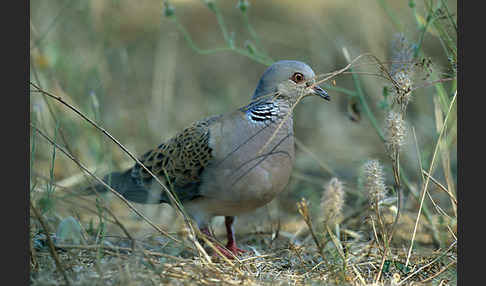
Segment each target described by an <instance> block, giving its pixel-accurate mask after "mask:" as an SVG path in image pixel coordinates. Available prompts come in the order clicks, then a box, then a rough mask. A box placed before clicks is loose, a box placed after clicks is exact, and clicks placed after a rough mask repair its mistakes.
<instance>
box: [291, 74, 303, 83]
mask: <svg viewBox="0 0 486 286" xmlns="http://www.w3.org/2000/svg"><path fill="white" fill-rule="evenodd" d="M290 79H291V80H292V81H294V82H295V83H300V82H302V81H303V80H304V75H303V74H301V73H300V72H296V73H294V74H293V75H292V77H291V78H290Z"/></svg>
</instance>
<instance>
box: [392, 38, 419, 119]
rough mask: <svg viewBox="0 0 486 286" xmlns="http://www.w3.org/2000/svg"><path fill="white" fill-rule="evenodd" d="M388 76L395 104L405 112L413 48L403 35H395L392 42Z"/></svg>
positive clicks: (410, 94)
mask: <svg viewBox="0 0 486 286" xmlns="http://www.w3.org/2000/svg"><path fill="white" fill-rule="evenodd" d="M391 60H392V63H391V65H390V74H391V77H392V79H393V90H394V97H393V100H394V102H395V103H397V104H399V105H400V108H401V110H402V112H405V109H406V108H407V105H408V103H409V102H410V99H411V96H412V83H413V82H412V73H413V67H414V63H413V46H412V45H411V44H410V43H409V42H408V41H407V39H406V38H405V36H404V35H403V34H397V35H396V36H395V38H394V41H393V42H392V55H391Z"/></svg>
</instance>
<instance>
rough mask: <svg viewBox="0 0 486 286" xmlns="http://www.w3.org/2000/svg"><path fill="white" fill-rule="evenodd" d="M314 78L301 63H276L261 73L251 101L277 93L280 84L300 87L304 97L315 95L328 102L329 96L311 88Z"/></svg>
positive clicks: (312, 72)
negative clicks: (302, 89)
mask: <svg viewBox="0 0 486 286" xmlns="http://www.w3.org/2000/svg"><path fill="white" fill-rule="evenodd" d="M315 76H316V75H315V74H314V71H313V70H312V69H311V68H310V67H309V66H308V65H307V64H305V63H303V62H299V61H288V60H284V61H278V62H276V63H274V64H272V65H271V66H270V67H269V68H267V70H266V71H265V72H264V73H263V75H262V77H261V78H260V81H259V82H258V85H257V87H256V89H255V92H254V93H253V97H252V99H256V98H258V97H260V96H263V95H269V94H272V93H275V92H278V91H279V87H280V85H281V84H282V83H289V84H290V85H295V86H298V85H301V86H302V87H303V88H304V92H305V93H306V94H305V95H306V96H307V95H317V96H320V97H322V98H324V99H326V100H330V98H329V95H327V93H326V92H325V91H324V90H323V89H322V88H321V87H319V86H318V85H315V86H313V87H311V86H312V85H313V84H314V83H315Z"/></svg>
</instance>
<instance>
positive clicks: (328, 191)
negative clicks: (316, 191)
mask: <svg viewBox="0 0 486 286" xmlns="http://www.w3.org/2000/svg"><path fill="white" fill-rule="evenodd" d="M343 206H344V187H343V183H342V182H341V181H339V180H338V179H337V178H332V179H331V180H330V181H329V183H328V184H327V185H326V186H325V187H324V192H323V193H322V197H321V210H322V214H323V216H324V222H325V223H326V224H327V225H329V226H332V225H334V224H337V223H339V222H340V220H341V219H342V209H343Z"/></svg>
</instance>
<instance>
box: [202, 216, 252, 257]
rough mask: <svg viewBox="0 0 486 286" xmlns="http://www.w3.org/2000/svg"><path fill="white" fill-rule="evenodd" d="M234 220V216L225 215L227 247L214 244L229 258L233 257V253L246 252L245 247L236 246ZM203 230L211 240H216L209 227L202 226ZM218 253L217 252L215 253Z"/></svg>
mask: <svg viewBox="0 0 486 286" xmlns="http://www.w3.org/2000/svg"><path fill="white" fill-rule="evenodd" d="M233 222H234V217H232V216H227V217H225V225H226V233H227V235H228V242H227V243H226V248H224V247H221V246H219V245H218V244H214V246H215V247H216V248H217V249H218V250H219V251H220V252H221V253H222V254H223V255H224V256H226V257H227V258H229V259H233V258H234V257H233V255H235V256H237V255H238V254H240V253H243V252H246V251H245V250H243V249H240V248H238V247H237V246H236V241H235V234H234V232H233ZM201 232H202V233H204V234H205V235H207V236H208V237H209V238H210V239H211V240H213V241H214V240H216V239H215V238H214V236H213V235H212V234H211V232H210V231H209V228H207V227H204V228H201ZM215 255H216V254H215Z"/></svg>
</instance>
